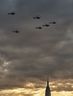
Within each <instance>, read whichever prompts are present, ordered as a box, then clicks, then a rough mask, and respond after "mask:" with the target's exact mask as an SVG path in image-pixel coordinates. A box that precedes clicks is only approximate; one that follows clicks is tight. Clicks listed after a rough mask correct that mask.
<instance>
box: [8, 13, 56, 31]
mask: <svg viewBox="0 0 73 96" xmlns="http://www.w3.org/2000/svg"><path fill="white" fill-rule="evenodd" d="M15 14H16V13H15V12H9V13H8V15H12V16H13V15H15ZM33 19H36V20H40V19H41V17H40V16H34V17H33ZM51 24H53V25H55V24H56V21H51V22H49V23H47V24H43V25H42V26H38V27H35V29H42V28H43V27H50V25H51ZM12 32H14V33H19V32H20V31H19V30H17V29H16V30H14V31H12Z"/></svg>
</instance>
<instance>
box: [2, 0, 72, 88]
mask: <svg viewBox="0 0 73 96" xmlns="http://www.w3.org/2000/svg"><path fill="white" fill-rule="evenodd" d="M0 5H1V6H0V10H1V13H0V82H1V83H0V86H1V87H0V88H9V87H10V88H11V87H18V86H22V85H23V83H24V82H25V81H26V80H27V82H28V81H30V80H31V81H34V80H35V82H36V80H37V79H39V80H43V81H44V80H45V79H46V77H47V76H50V77H51V78H53V79H54V78H55V79H61V78H62V79H63V80H64V79H66V78H67V79H69V78H70V79H72V78H73V71H72V70H73V68H72V66H73V64H72V62H73V60H72V58H73V52H72V51H73V32H72V31H73V28H72V25H73V19H72V17H73V12H72V5H73V4H72V0H61V1H60V0H55V1H53V0H46V1H45V0H37V1H36V0H31V1H28V0H7V1H5V0H3V1H0ZM2 5H3V6H2ZM10 11H16V15H15V16H8V12H10ZM35 15H40V16H41V19H40V20H39V21H37V20H36V21H35V20H33V18H32V17H33V16H35ZM54 19H55V20H56V21H57V24H56V25H51V27H50V28H48V29H47V28H45V29H42V30H39V31H38V30H36V29H35V27H36V26H38V25H42V24H43V23H44V22H49V20H54ZM15 29H19V30H20V33H19V34H15V33H13V32H12V31H13V30H15ZM43 78H44V79H43ZM36 83H37V82H36ZM63 89H64V88H63Z"/></svg>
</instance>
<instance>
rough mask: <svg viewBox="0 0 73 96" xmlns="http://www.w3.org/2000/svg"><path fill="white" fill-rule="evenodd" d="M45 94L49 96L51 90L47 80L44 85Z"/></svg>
mask: <svg viewBox="0 0 73 96" xmlns="http://www.w3.org/2000/svg"><path fill="white" fill-rule="evenodd" d="M45 96H51V90H50V87H49V81H47V86H46V90H45Z"/></svg>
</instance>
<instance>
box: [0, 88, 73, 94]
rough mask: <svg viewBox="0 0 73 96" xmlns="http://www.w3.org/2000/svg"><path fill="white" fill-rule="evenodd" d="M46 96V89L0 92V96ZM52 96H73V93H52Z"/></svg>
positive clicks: (19, 89) (18, 89)
mask: <svg viewBox="0 0 73 96" xmlns="http://www.w3.org/2000/svg"><path fill="white" fill-rule="evenodd" d="M27 95H28V96H45V89H44V88H38V89H37V90H35V89H26V88H17V89H9V90H2V91H0V96H27ZM51 95H52V96H72V95H73V91H71V92H68V91H61V92H56V91H53V92H51Z"/></svg>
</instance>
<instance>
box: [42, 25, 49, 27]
mask: <svg viewBox="0 0 73 96" xmlns="http://www.w3.org/2000/svg"><path fill="white" fill-rule="evenodd" d="M42 26H43V27H49V26H50V25H49V24H45V25H42Z"/></svg>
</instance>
